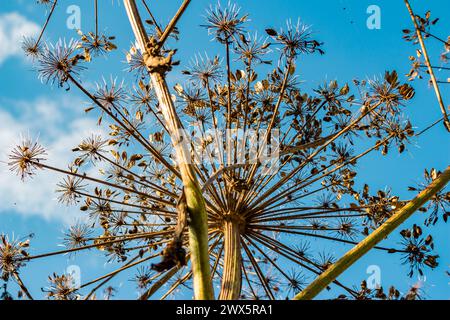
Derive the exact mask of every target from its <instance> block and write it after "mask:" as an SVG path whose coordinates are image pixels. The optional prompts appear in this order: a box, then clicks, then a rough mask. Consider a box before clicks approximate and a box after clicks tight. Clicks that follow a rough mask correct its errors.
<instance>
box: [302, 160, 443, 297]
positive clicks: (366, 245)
mask: <svg viewBox="0 0 450 320" xmlns="http://www.w3.org/2000/svg"><path fill="white" fill-rule="evenodd" d="M449 180H450V166H448V167H447V169H445V171H444V172H443V173H441V174H440V175H439V176H438V177H437V178H436V179H435V180H434V181H433V182H431V183H430V184H429V185H428V187H427V188H426V189H424V190H423V191H422V192H420V193H419V194H418V195H417V197H415V198H414V199H413V200H411V201H410V202H408V203H407V204H406V205H405V206H404V207H402V208H401V209H400V210H399V211H398V212H396V213H395V214H394V215H392V216H391V217H390V218H389V219H388V220H386V222H385V223H383V224H382V225H381V226H380V227H378V229H376V230H375V231H374V232H372V233H371V234H370V235H369V236H368V237H366V238H365V239H364V240H363V241H361V242H360V243H359V244H357V245H356V246H355V247H354V248H353V249H351V250H350V251H348V252H347V253H346V254H345V255H344V256H343V257H342V258H341V259H339V261H337V262H336V263H334V264H333V265H332V266H330V267H329V268H328V269H327V270H326V271H325V272H324V273H322V274H321V275H320V276H318V277H317V278H316V279H315V280H314V281H313V282H312V283H311V284H310V285H309V286H308V287H307V288H306V289H304V290H303V291H302V292H300V293H299V294H297V295H296V296H295V297H294V300H311V299H313V298H314V297H315V296H317V295H318V294H319V293H320V292H321V291H322V290H323V289H325V288H326V287H327V286H328V285H329V284H330V283H331V282H332V281H333V280H335V279H336V278H337V277H338V276H339V275H340V274H342V273H343V272H344V271H345V270H347V269H348V268H349V267H350V266H351V265H353V264H354V263H355V262H356V261H357V260H358V259H359V258H361V257H362V256H363V255H364V254H366V253H367V252H368V251H369V250H371V249H372V248H373V247H375V246H376V245H377V244H378V243H379V242H380V241H382V240H383V239H384V238H386V237H387V236H388V235H389V234H390V233H391V232H392V231H394V230H395V229H396V228H397V227H398V226H400V225H401V224H402V223H403V222H405V221H406V220H407V219H408V218H409V217H410V216H411V215H412V214H413V213H414V212H415V211H416V210H417V209H419V208H420V207H422V206H423V205H424V204H425V203H426V202H427V201H428V200H430V199H431V198H432V197H433V196H434V195H435V194H436V193H437V192H439V191H440V190H441V189H442V188H444V187H445V185H446V184H447V183H448V181H449Z"/></svg>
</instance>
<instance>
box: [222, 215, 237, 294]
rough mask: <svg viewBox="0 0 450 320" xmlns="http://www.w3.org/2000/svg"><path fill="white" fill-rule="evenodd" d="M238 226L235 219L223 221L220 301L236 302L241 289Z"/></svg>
mask: <svg viewBox="0 0 450 320" xmlns="http://www.w3.org/2000/svg"><path fill="white" fill-rule="evenodd" d="M240 228H241V226H240V224H239V222H238V221H236V220H235V219H229V220H226V221H224V224H223V237H224V258H223V259H224V261H223V273H222V285H221V291H220V294H219V299H220V300H237V299H239V297H240V295H241V288H242V274H241V270H242V267H241V266H242V256H241V232H240Z"/></svg>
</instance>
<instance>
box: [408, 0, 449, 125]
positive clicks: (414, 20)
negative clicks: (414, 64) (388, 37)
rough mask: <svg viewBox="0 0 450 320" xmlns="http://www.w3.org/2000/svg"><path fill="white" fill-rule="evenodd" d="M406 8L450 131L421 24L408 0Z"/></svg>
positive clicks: (445, 122)
mask: <svg viewBox="0 0 450 320" xmlns="http://www.w3.org/2000/svg"><path fill="white" fill-rule="evenodd" d="M404 1H405V5H406V8H407V9H408V12H409V15H410V16H411V20H412V21H413V23H414V29H415V30H416V34H417V40H419V44H420V47H421V48H422V54H423V57H424V59H425V64H426V65H427V68H428V73H429V74H430V79H431V83H432V84H433V88H434V91H435V93H436V98H437V100H438V102H439V107H440V108H441V112H442V115H443V117H444V125H445V128H446V129H447V130H448V131H449V132H450V120H449V118H448V115H447V110H446V108H445V104H444V101H443V99H442V95H441V91H440V90H439V85H438V82H437V80H436V77H435V75H434V71H433V68H432V66H431V62H430V57H429V56H428V51H427V48H426V47H425V42H424V41H423V37H422V31H421V30H420V27H419V24H418V23H417V20H416V16H415V15H414V11H413V10H412V8H411V5H410V4H409V1H408V0H404Z"/></svg>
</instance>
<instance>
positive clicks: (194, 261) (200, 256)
mask: <svg viewBox="0 0 450 320" xmlns="http://www.w3.org/2000/svg"><path fill="white" fill-rule="evenodd" d="M188 3H189V1H185V2H184V3H183V5H182V7H181V8H180V10H179V11H178V12H177V14H176V16H175V17H174V19H173V21H177V20H178V19H179V17H180V16H181V14H182V13H183V12H184V10H185V9H186V7H187V4H188ZM124 5H125V8H126V10H127V14H128V18H129V20H130V23H131V26H132V28H133V31H134V34H135V36H136V40H137V42H138V46H139V49H140V50H141V51H142V52H143V53H144V55H145V56H147V58H148V60H149V61H157V62H158V61H163V60H164V59H165V58H163V57H162V56H160V54H159V52H158V51H159V50H158V48H150V47H149V38H148V36H147V33H146V31H145V28H144V26H143V24H142V20H141V18H140V15H139V12H138V9H137V6H136V2H135V0H124ZM170 25H171V27H172V28H173V26H174V23H171V24H170ZM168 32H169V31H168ZM167 63H170V61H169V60H168V61H167ZM164 67H166V66H165V65H162V64H161V68H149V72H150V77H151V81H152V84H153V88H154V90H155V92H156V96H157V98H158V101H159V105H160V108H161V113H162V115H163V117H164V120H165V123H166V126H167V128H168V130H169V133H170V136H171V140H172V145H173V147H174V150H175V152H176V156H177V161H178V166H179V169H180V175H181V179H182V181H183V185H184V193H185V196H186V203H187V207H188V212H189V217H190V222H189V246H190V252H191V265H192V273H193V280H194V297H195V299H197V300H212V299H214V292H213V287H212V282H211V270H210V264H209V254H208V224H207V223H208V220H207V213H206V205H205V199H204V198H203V194H202V191H201V188H200V185H199V183H198V180H197V177H196V174H195V168H194V166H193V164H192V161H191V159H190V154H189V150H186V149H185V148H184V147H183V144H182V143H181V141H182V138H183V137H182V136H181V135H180V133H181V130H182V126H181V121H180V119H179V117H178V114H177V112H176V109H175V106H174V103H173V100H172V97H171V95H170V92H169V88H168V86H167V83H166V80H165V71H164Z"/></svg>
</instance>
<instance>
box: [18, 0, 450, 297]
mask: <svg viewBox="0 0 450 320" xmlns="http://www.w3.org/2000/svg"><path fill="white" fill-rule="evenodd" d="M207 15H208V16H207V24H206V25H205V27H206V28H207V29H208V32H209V34H211V35H213V36H214V39H215V40H217V41H218V42H219V44H220V45H222V46H223V49H224V52H225V58H224V59H221V58H220V56H219V55H217V56H213V57H212V58H209V57H208V56H206V55H203V56H200V55H198V56H196V57H195V58H194V59H193V60H192V61H191V64H190V65H188V66H187V67H186V70H185V71H184V72H183V74H184V75H185V76H186V81H185V82H183V83H182V84H176V85H175V86H174V90H173V93H174V94H173V96H171V97H170V99H171V101H172V102H173V103H174V104H175V107H176V110H175V111H176V112H177V116H179V119H177V118H175V117H174V118H175V120H176V121H174V122H175V123H176V124H177V126H178V127H179V128H181V129H185V130H184V131H183V130H181V131H183V132H181V133H180V132H175V131H174V130H173V123H169V122H168V121H167V117H166V113H167V110H166V109H164V108H165V107H166V106H165V104H167V101H161V95H162V94H161V86H156V85H158V83H156V85H155V81H153V82H151V81H150V76H153V77H155V74H156V75H157V76H158V79H160V81H159V82H160V83H162V82H163V80H161V79H164V76H165V75H166V73H167V72H168V71H169V70H170V69H171V67H172V65H173V61H172V55H174V54H175V50H170V49H169V48H166V47H168V46H169V44H167V43H164V46H161V45H158V41H157V39H158V38H159V36H160V35H161V32H159V31H158V29H160V28H159V27H158V28H156V34H154V35H153V37H151V38H150V39H151V40H149V43H150V44H152V45H153V46H152V47H151V50H152V52H153V54H155V55H156V56H157V57H158V58H159V60H158V61H156V62H157V65H155V64H154V63H155V61H154V60H152V56H149V53H148V52H146V53H145V54H143V53H141V52H139V51H137V49H136V48H134V47H133V48H132V49H131V50H130V52H129V54H127V57H126V58H127V59H126V60H127V63H128V67H129V68H128V71H129V72H131V73H133V74H135V75H136V78H135V79H136V80H135V82H136V83H131V84H128V83H126V82H125V81H117V80H115V78H111V81H109V82H108V81H104V80H103V81H102V82H100V83H99V84H98V86H97V89H96V90H94V92H91V91H90V90H88V89H87V88H85V87H84V86H83V85H82V84H81V82H80V80H79V79H78V78H79V72H81V71H87V70H88V66H89V65H90V64H92V63H95V61H96V59H100V58H101V55H98V56H97V55H94V54H93V55H90V54H89V59H88V57H87V55H88V54H87V53H86V43H85V44H84V45H81V46H80V45H73V44H72V45H70V44H69V45H67V44H66V45H63V44H62V43H61V42H60V43H59V45H57V46H51V45H46V46H45V48H44V50H48V51H52V54H49V57H42V58H40V60H39V61H38V69H39V68H40V71H41V78H43V79H44V80H46V81H45V82H49V83H54V84H57V85H62V84H67V86H68V88H70V89H74V88H75V89H79V90H80V91H81V92H82V93H83V94H85V96H86V98H87V99H89V105H88V107H87V109H86V111H89V112H98V114H99V121H98V123H99V124H100V125H105V123H106V121H105V122H104V121H103V119H107V121H108V127H107V128H108V129H107V130H109V132H108V133H109V136H108V137H106V136H105V137H101V136H97V135H95V136H91V137H88V138H86V139H83V140H82V141H81V142H80V144H79V145H78V146H75V147H74V146H68V148H73V147H74V148H73V149H72V150H73V152H74V153H75V156H74V161H73V163H71V164H70V165H69V169H60V168H58V167H53V166H50V165H47V164H45V163H43V160H44V159H43V157H42V155H43V149H41V147H34V148H33V144H31V145H30V143H28V144H26V146H28V149H24V148H23V146H19V147H18V148H16V149H14V150H13V152H12V154H11V157H10V159H11V163H10V165H11V168H12V169H13V170H15V171H18V172H19V173H20V174H21V175H22V176H26V175H31V174H32V173H33V172H34V170H35V169H37V168H40V169H46V170H51V171H54V172H56V173H58V174H61V175H62V176H63V180H62V182H61V183H59V184H58V187H57V188H58V189H57V191H58V193H59V196H60V201H61V202H62V203H65V204H69V205H77V206H79V207H80V210H81V211H82V212H83V213H85V215H86V217H87V219H88V222H87V224H77V225H75V226H73V227H71V228H69V230H68V231H67V232H66V234H65V236H64V241H63V243H64V245H65V246H66V249H65V250H62V251H59V252H55V253H52V254H63V253H75V252H78V251H81V250H89V249H94V250H100V251H102V252H104V253H105V255H106V256H107V258H108V261H110V262H112V263H116V264H117V265H118V267H117V269H116V270H115V271H113V272H112V273H110V274H108V275H106V276H105V277H101V278H99V279H96V280H93V281H91V282H88V283H87V285H86V286H84V285H82V287H81V288H80V289H79V290H77V291H76V292H77V294H78V295H84V294H85V292H84V291H85V290H88V291H86V294H85V295H84V297H85V298H90V297H92V296H93V295H94V294H95V292H96V291H97V290H98V289H99V288H100V287H101V286H102V285H106V284H107V283H109V282H111V283H112V281H113V280H114V276H115V275H117V274H120V273H121V272H123V271H125V270H128V269H131V268H135V269H137V271H138V272H137V275H136V276H135V277H134V278H133V280H134V282H135V283H136V284H137V287H138V288H139V289H140V290H142V297H141V298H142V299H148V298H150V297H151V296H152V295H153V294H154V293H155V292H157V291H158V290H160V291H158V292H159V293H160V295H161V296H162V297H163V298H166V297H168V296H169V295H171V294H174V293H177V292H178V291H179V290H185V291H186V290H191V289H192V288H191V287H192V286H191V282H192V277H193V271H192V269H191V266H192V251H191V248H190V247H189V246H188V244H189V239H190V237H191V234H190V232H189V231H188V230H189V227H190V226H191V225H192V223H193V222H192V218H193V213H192V212H190V211H189V210H186V207H187V204H186V198H188V197H190V196H192V194H186V192H185V191H186V185H185V184H184V181H183V179H182V178H183V175H182V174H181V168H183V166H184V165H189V168H192V172H191V173H192V175H195V180H197V181H198V182H199V185H200V188H201V190H199V192H201V196H202V197H203V199H204V202H205V206H206V214H207V250H208V255H209V260H210V261H209V262H210V268H211V272H212V278H213V284H214V285H215V286H216V285H217V286H218V287H220V293H218V297H220V298H221V299H232V298H239V297H241V298H245V299H252V298H253V299H259V298H261V299H266V298H267V299H275V298H280V297H281V298H285V297H286V296H292V295H294V294H296V293H298V292H299V291H301V290H303V289H304V288H305V287H306V286H307V284H308V283H309V282H310V281H311V280H312V279H314V278H315V277H316V276H317V275H319V274H321V273H323V272H324V271H325V270H327V269H329V268H330V267H332V266H333V264H334V263H335V261H336V257H334V256H333V255H331V254H330V252H324V251H323V250H318V249H317V248H318V247H319V246H318V245H317V243H320V244H321V246H320V247H327V246H328V247H329V246H330V245H331V244H332V245H335V244H341V245H342V246H344V247H351V246H352V245H355V244H357V243H358V242H359V241H361V240H362V239H363V238H364V237H365V236H366V235H367V234H369V233H370V232H371V231H372V230H373V229H375V228H377V227H378V226H380V225H382V224H383V222H385V221H386V220H387V219H388V218H389V217H391V216H392V215H393V214H394V213H395V211H396V210H397V209H398V208H400V207H402V205H404V203H405V202H404V201H401V200H400V199H399V197H398V196H395V195H393V194H392V193H391V191H390V190H371V189H370V188H369V184H368V183H367V184H366V183H364V182H363V181H361V179H358V178H359V177H358V171H359V167H358V162H359V160H360V159H361V158H363V157H365V156H367V155H369V154H375V153H378V154H380V155H386V154H387V153H388V152H389V151H390V150H393V151H394V152H395V150H397V151H398V152H399V153H402V152H404V150H407V148H408V146H409V144H410V143H411V142H412V141H414V137H415V133H414V131H413V126H412V124H411V123H410V122H409V121H408V120H407V119H405V117H404V113H407V111H408V109H407V108H405V105H406V104H408V103H409V102H410V100H411V99H412V98H413V96H414V92H415V91H414V89H413V88H412V87H411V86H410V85H409V84H407V83H404V81H402V80H401V79H400V77H399V76H398V74H397V72H396V71H388V72H385V74H384V76H382V77H379V78H377V79H375V80H356V79H354V80H353V81H350V82H349V83H338V81H328V82H326V83H324V84H322V85H320V86H318V87H317V88H315V89H314V90H311V92H309V91H308V92H307V91H306V90H304V89H303V87H302V85H301V81H300V80H301V79H300V78H299V77H298V76H297V75H296V74H297V71H296V70H298V69H301V67H302V65H301V64H300V63H298V62H297V58H298V57H299V56H302V55H305V54H323V53H324V52H323V50H322V48H321V47H322V44H321V42H319V41H318V40H315V39H314V37H313V36H314V34H313V33H312V32H311V31H310V28H309V27H308V26H305V25H303V24H301V23H300V22H298V23H297V24H292V23H291V22H289V23H288V24H287V28H283V29H281V30H275V29H272V28H270V29H266V33H267V37H266V38H260V37H258V36H257V35H255V36H249V33H248V32H247V30H246V24H245V23H246V21H247V15H241V13H240V9H239V8H238V7H237V6H235V5H232V4H230V5H229V6H227V7H226V8H223V7H220V6H218V7H212V8H211V9H210V10H209V11H208V13H207ZM153 25H155V24H154V23H153ZM82 41H83V40H82ZM88 50H91V49H88ZM106 53H107V52H105V54H106ZM52 57H53V58H52ZM272 61H273V62H272ZM268 66H269V69H270V70H269V71H267V70H268V69H267V68H268ZM44 67H45V68H44ZM85 69H86V70H85ZM149 73H150V74H149ZM264 74H265V75H264ZM160 83H159V84H160ZM162 87H163V88H164V86H162ZM409 108H410V107H409ZM191 133H192V134H191ZM174 142H175V143H174ZM269 142H270V143H269ZM175 144H176V145H175ZM178 144H180V145H183V146H184V147H185V149H184V150H187V151H186V153H185V155H189V156H190V157H191V159H189V160H190V162H189V163H188V164H186V163H180V162H179V161H178V160H179V158H178V155H177V152H174V150H175V151H178V149H177V147H178ZM267 144H269V147H268V149H269V150H270V151H271V152H272V153H270V154H269V155H268V152H267V149H264V148H262V147H261V145H262V146H267ZM174 145H175V146H174ZM255 146H257V148H255ZM30 147H31V149H34V151H33V152H31V154H30V151H27V150H29V149H30ZM24 150H26V152H25V151H24ZM249 150H251V151H254V152H249ZM391 152H392V151H391ZM92 168H96V169H99V170H95V172H97V171H99V175H96V176H93V174H92V172H93V171H94V170H92ZM445 206H448V203H446V204H445ZM183 208H184V209H183ZM439 210H440V209H439ZM311 240H314V243H313V244H311V243H310V241H311ZM405 241H406V242H407V243H406V242H405V243H404V244H403V247H402V248H398V249H397V248H394V247H382V246H379V247H376V250H380V251H383V252H386V253H390V254H398V255H401V256H403V257H405V255H406V254H408V255H409V256H408V258H407V259H406V260H405V262H407V263H408V264H411V266H413V268H412V269H410V270H408V271H412V272H415V271H419V270H420V271H419V272H422V268H423V267H425V266H428V267H430V268H434V267H435V266H436V263H437V261H436V259H437V257H436V255H434V254H432V252H431V251H432V249H433V248H432V247H431V244H422V243H421V241H422V240H421V239H420V238H414V237H413V238H410V237H406V238H405ZM424 241H425V242H427V241H426V240H424ZM322 245H323V246H322ZM423 245H425V246H426V248H425V249H426V250H425V251H426V252H424V250H422V249H421V247H422V246H423ZM414 246H416V247H417V248H419V250H416V248H415V247H414ZM405 247H406V249H405ZM421 254H422V255H421ZM40 257H41V256H37V257H28V260H32V259H35V258H40ZM410 257H411V258H410ZM433 257H434V258H433ZM417 266H419V267H420V268H417ZM50 281H51V283H52V286H51V288H50V289H49V296H50V297H51V298H58V299H59V298H65V299H66V298H67V299H70V298H75V297H77V296H76V295H75V294H74V292H75V288H71V287H70V285H69V283H70V281H69V278H67V277H66V276H57V275H54V276H52V277H51V278H50ZM99 283H100V284H101V285H100V286H99V285H97V284H99ZM334 285H336V286H338V287H339V288H340V290H343V291H345V292H346V296H345V297H351V298H355V299H358V298H361V297H362V296H367V297H372V298H380V297H381V296H382V294H381V291H380V292H378V293H377V294H376V295H374V294H372V293H370V294H369V293H367V292H365V289H362V291H364V292H361V291H360V290H359V288H358V289H354V288H352V287H351V286H348V285H346V284H343V283H341V282H339V281H335V282H334ZM163 289H164V291H163ZM89 290H90V291H89ZM109 292H113V291H111V290H110V291H109ZM161 292H162V293H161ZM392 295H393V296H398V295H396V293H395V292H394V293H393V294H392Z"/></svg>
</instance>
